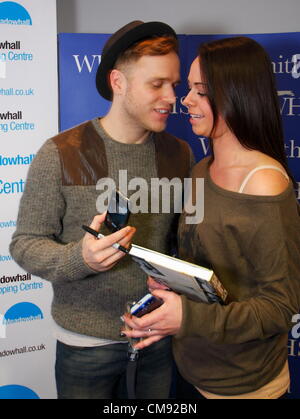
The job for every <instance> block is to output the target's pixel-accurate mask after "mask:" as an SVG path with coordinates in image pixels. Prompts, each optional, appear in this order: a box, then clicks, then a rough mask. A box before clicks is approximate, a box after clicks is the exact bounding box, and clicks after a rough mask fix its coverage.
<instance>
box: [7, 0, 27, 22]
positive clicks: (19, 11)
mask: <svg viewBox="0 0 300 419" xmlns="http://www.w3.org/2000/svg"><path fill="white" fill-rule="evenodd" d="M0 24H6V25H32V19H31V16H30V14H29V13H28V11H27V10H26V9H25V7H23V6H21V5H20V4H19V3H16V2H14V1H3V2H1V3H0Z"/></svg>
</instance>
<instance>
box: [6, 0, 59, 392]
mask: <svg viewBox="0 0 300 419" xmlns="http://www.w3.org/2000/svg"><path fill="white" fill-rule="evenodd" d="M56 35H57V30H56V1H55V0H47V1H41V0H20V1H18V2H0V143H1V148H0V399H1V398H32V397H38V398H53V397H56V390H55V384H54V377H53V362H54V359H55V357H54V349H55V348H54V345H55V341H54V339H53V338H52V336H51V316H50V302H51V300H52V288H51V285H50V284H49V283H47V282H46V281H43V280H41V279H40V278H37V277H34V276H31V275H30V274H28V273H27V272H24V271H23V270H22V269H21V268H20V267H19V266H18V265H17V264H16V263H15V262H14V261H12V260H11V257H10V255H9V250H8V247H9V243H10V239H11V235H12V233H13V231H14V229H15V225H16V218H17V212H18V206H19V200H20V197H21V195H22V192H23V190H24V185H25V181H26V174H27V170H28V167H29V164H30V163H31V161H32V159H33V157H34V155H35V153H36V151H37V150H38V149H39V148H40V146H41V145H42V143H43V142H44V141H45V140H46V139H47V138H49V137H51V136H53V135H54V134H56V133H57V132H58V94H57V92H58V82H57V47H56V45H57V39H56Z"/></svg>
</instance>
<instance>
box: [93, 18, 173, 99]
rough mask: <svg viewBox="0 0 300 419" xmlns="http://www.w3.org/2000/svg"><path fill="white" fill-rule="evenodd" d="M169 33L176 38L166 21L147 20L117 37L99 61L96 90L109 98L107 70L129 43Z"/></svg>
mask: <svg viewBox="0 0 300 419" xmlns="http://www.w3.org/2000/svg"><path fill="white" fill-rule="evenodd" d="M163 35H169V36H172V37H174V38H177V35H176V33H175V31H174V30H173V29H172V28H171V27H170V26H169V25H167V24H166V23H163V22H147V23H142V24H141V25H139V26H136V27H134V28H132V29H131V30H129V31H128V32H126V34H125V35H124V36H122V37H121V38H120V39H118V40H117V41H116V42H115V43H114V44H113V45H112V46H111V47H110V48H109V50H108V51H107V52H106V54H105V55H103V56H102V57H101V62H100V65H99V67H98V70H97V74H96V87H97V90H98V92H99V93H100V95H101V96H102V97H104V99H107V100H111V99H112V92H111V89H110V86H109V83H108V75H109V71H110V70H112V69H113V66H114V64H115V62H116V60H117V58H118V56H119V55H120V54H121V53H122V52H124V51H126V49H128V48H129V47H130V46H131V45H133V44H135V43H136V42H138V41H141V40H142V39H146V38H151V37H152V36H163Z"/></svg>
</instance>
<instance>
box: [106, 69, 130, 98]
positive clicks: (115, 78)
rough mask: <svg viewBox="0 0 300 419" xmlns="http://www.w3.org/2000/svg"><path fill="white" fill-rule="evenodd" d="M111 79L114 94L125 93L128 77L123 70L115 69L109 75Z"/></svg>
mask: <svg viewBox="0 0 300 419" xmlns="http://www.w3.org/2000/svg"><path fill="white" fill-rule="evenodd" d="M109 81H110V85H111V89H112V91H113V94H115V95H121V94H123V93H124V91H125V88H126V85H127V82H126V77H125V75H124V73H122V71H120V70H117V69H113V70H112V71H111V72H110V75H109Z"/></svg>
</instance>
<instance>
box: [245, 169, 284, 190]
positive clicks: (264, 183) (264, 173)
mask: <svg viewBox="0 0 300 419" xmlns="http://www.w3.org/2000/svg"><path fill="white" fill-rule="evenodd" d="M281 170H283V171H284V169H281ZM284 172H285V171H284ZM288 185H289V180H288V179H287V178H286V177H285V176H284V174H283V173H281V172H280V171H278V170H276V169H272V168H268V169H260V170H258V171H257V172H255V173H254V174H253V175H252V176H251V177H250V179H249V181H248V182H247V184H246V186H245V188H244V190H243V192H244V193H246V194H249V195H270V196H272V195H279V194H281V193H282V192H284V191H285V190H286V189H287V187H288Z"/></svg>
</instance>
